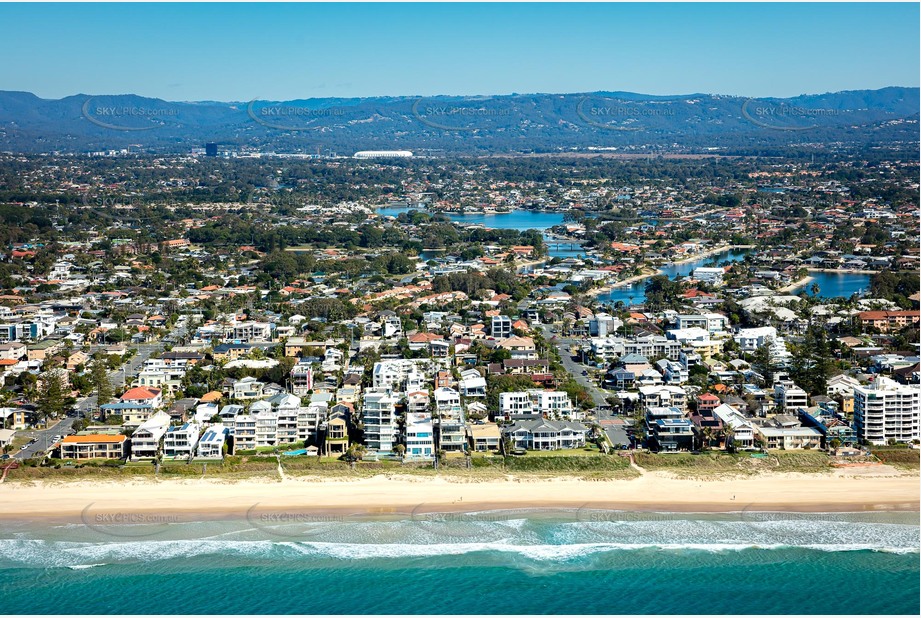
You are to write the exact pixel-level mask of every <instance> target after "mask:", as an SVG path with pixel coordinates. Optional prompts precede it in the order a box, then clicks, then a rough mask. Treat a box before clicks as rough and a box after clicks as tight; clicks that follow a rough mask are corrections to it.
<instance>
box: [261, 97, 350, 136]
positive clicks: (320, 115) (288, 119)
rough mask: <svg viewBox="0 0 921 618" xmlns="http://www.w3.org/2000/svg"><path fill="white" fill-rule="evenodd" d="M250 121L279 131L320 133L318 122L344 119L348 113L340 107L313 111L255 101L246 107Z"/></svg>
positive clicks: (307, 108)
mask: <svg viewBox="0 0 921 618" xmlns="http://www.w3.org/2000/svg"><path fill="white" fill-rule="evenodd" d="M246 115H247V116H249V118H250V120H252V121H253V122H256V123H258V124H261V125H262V126H264V127H268V128H269V129H275V130H277V131H318V130H320V129H321V128H322V126H321V125H318V124H317V121H318V120H321V119H328V118H334V119H338V118H344V117H345V116H346V112H345V110H344V109H342V108H338V107H326V108H318V109H313V108H309V107H302V106H297V105H261V104H260V103H259V102H258V101H257V100H256V99H253V100H252V101H250V102H249V103H248V104H247V105H246Z"/></svg>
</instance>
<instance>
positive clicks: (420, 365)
mask: <svg viewBox="0 0 921 618" xmlns="http://www.w3.org/2000/svg"><path fill="white" fill-rule="evenodd" d="M430 367H431V362H430V361H428V360H424V359H422V360H418V359H406V358H394V359H387V360H381V361H378V362H376V363H374V369H373V370H372V373H371V377H372V381H371V384H372V386H373V387H374V388H376V389H390V390H393V391H405V392H412V391H417V390H422V387H424V386H425V383H426V375H427V374H428V373H429V372H430ZM410 382H412V383H411V384H410Z"/></svg>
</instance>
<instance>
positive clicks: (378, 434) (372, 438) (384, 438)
mask: <svg viewBox="0 0 921 618" xmlns="http://www.w3.org/2000/svg"><path fill="white" fill-rule="evenodd" d="M378 364H379V363H378ZM375 368H376V365H375ZM398 401H399V400H398V398H397V397H396V396H395V395H394V394H393V391H391V390H390V389H389V388H372V389H368V390H367V391H365V395H364V399H363V401H362V405H361V417H362V421H363V422H364V424H365V446H367V447H368V449H370V450H372V451H379V452H390V451H392V450H393V447H394V444H395V443H396V433H397V421H396V406H397V403H398Z"/></svg>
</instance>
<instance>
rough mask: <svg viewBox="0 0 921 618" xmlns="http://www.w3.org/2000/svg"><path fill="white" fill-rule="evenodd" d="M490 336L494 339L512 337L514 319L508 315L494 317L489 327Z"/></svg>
mask: <svg viewBox="0 0 921 618" xmlns="http://www.w3.org/2000/svg"><path fill="white" fill-rule="evenodd" d="M489 334H490V335H491V336H492V338H493V339H505V338H506V337H511V336H512V319H511V318H510V317H508V316H507V315H494V316H492V321H491V322H490V325H489Z"/></svg>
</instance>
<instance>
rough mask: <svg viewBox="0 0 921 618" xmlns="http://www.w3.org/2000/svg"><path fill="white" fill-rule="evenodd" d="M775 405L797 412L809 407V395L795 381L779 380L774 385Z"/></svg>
mask: <svg viewBox="0 0 921 618" xmlns="http://www.w3.org/2000/svg"><path fill="white" fill-rule="evenodd" d="M774 405H777V406H783V409H784V410H786V411H787V412H796V410H798V409H799V408H808V407H809V395H808V394H807V393H806V391H804V390H803V389H801V388H800V387H798V386H797V385H796V384H794V383H793V382H790V381H784V382H778V383H777V384H775V385H774Z"/></svg>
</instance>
